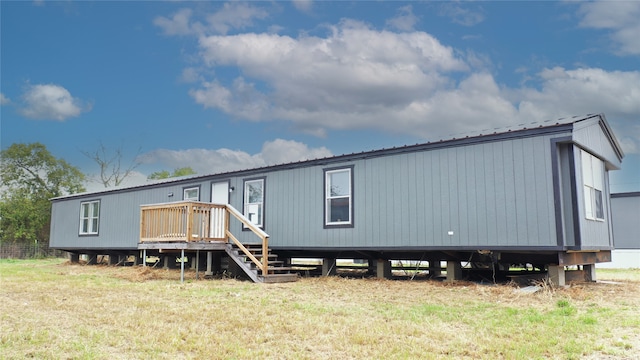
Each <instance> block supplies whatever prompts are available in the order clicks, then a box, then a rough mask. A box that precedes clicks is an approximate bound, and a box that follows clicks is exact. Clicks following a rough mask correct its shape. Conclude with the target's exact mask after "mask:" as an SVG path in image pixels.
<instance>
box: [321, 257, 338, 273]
mask: <svg viewBox="0 0 640 360" xmlns="http://www.w3.org/2000/svg"><path fill="white" fill-rule="evenodd" d="M335 274H336V258H324V259H322V276H330V275H335Z"/></svg>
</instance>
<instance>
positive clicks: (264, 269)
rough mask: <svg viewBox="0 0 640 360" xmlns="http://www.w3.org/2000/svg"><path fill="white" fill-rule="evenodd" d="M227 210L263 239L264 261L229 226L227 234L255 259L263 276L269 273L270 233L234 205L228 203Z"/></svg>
mask: <svg viewBox="0 0 640 360" xmlns="http://www.w3.org/2000/svg"><path fill="white" fill-rule="evenodd" d="M227 212H229V213H230V214H231V215H233V216H234V217H235V218H236V219H238V220H239V221H240V222H241V223H242V224H244V225H245V226H246V227H248V228H249V229H250V230H251V231H253V233H254V234H256V235H257V236H258V237H259V238H260V239H261V240H262V263H260V261H258V259H257V258H256V257H255V256H254V255H253V254H252V253H251V252H250V251H249V250H247V248H246V247H245V246H244V245H242V243H240V241H238V239H236V237H235V236H233V234H232V233H231V231H229V227H228V226H227V230H226V234H227V236H228V237H230V238H231V239H232V240H233V242H234V243H235V244H236V246H238V248H240V249H241V250H242V252H243V253H244V254H245V255H246V256H247V257H248V258H249V259H251V261H253V263H254V264H256V266H257V267H258V268H259V269H260V270H261V271H262V276H267V274H268V273H269V256H268V255H269V235H268V234H267V233H266V232H264V230H262V229H260V228H259V227H257V226H256V225H255V224H253V223H252V222H251V221H250V220H249V219H247V217H246V216H244V214H242V213H241V212H239V211H238V210H236V208H234V207H233V206H231V205H229V204H227Z"/></svg>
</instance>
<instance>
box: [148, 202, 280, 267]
mask: <svg viewBox="0 0 640 360" xmlns="http://www.w3.org/2000/svg"><path fill="white" fill-rule="evenodd" d="M231 216H233V217H234V218H235V219H237V220H238V221H240V223H241V224H242V226H244V227H245V228H248V229H250V230H251V231H252V232H253V233H254V234H255V235H256V236H257V237H258V238H260V240H261V242H262V258H261V259H260V260H258V259H257V258H256V257H255V256H254V255H253V254H252V253H251V252H250V251H249V250H247V248H246V247H245V246H244V245H243V244H242V243H241V242H240V241H239V240H238V239H237V238H236V237H235V236H234V235H233V234H232V233H231V231H230V230H229V220H230V217H231ZM229 239H231V240H232V241H233V243H234V244H235V245H236V246H237V247H238V248H239V249H241V250H242V252H243V253H244V254H245V255H246V256H247V257H248V258H249V259H251V261H252V262H253V263H254V264H255V265H256V267H257V268H258V269H260V271H261V272H262V274H263V276H266V275H267V274H268V260H269V259H268V256H267V254H268V253H269V252H268V251H269V235H268V234H267V233H265V232H264V231H263V230H262V229H260V228H259V227H257V226H255V225H254V224H253V223H251V221H249V219H248V218H247V217H245V216H244V215H243V214H242V213H241V212H239V211H238V210H236V209H235V208H234V207H233V206H231V205H222V204H212V203H204V202H196V201H181V202H172V203H164V204H153V205H143V206H141V207H140V242H180V241H185V242H189V241H224V242H229Z"/></svg>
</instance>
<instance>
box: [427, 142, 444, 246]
mask: <svg viewBox="0 0 640 360" xmlns="http://www.w3.org/2000/svg"><path fill="white" fill-rule="evenodd" d="M430 155H431V169H432V170H431V174H432V179H433V187H432V192H431V199H432V202H431V208H432V209H433V213H434V216H433V230H432V233H433V244H434V245H436V246H442V245H444V243H443V235H442V228H443V226H442V223H443V222H444V216H443V215H442V213H443V204H442V203H443V202H444V191H442V190H443V189H442V165H441V161H442V159H441V157H442V151H434V152H432V153H431V154H430Z"/></svg>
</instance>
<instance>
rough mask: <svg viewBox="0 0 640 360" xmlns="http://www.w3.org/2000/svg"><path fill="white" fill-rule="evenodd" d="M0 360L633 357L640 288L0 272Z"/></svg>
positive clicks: (29, 268)
mask: <svg viewBox="0 0 640 360" xmlns="http://www.w3.org/2000/svg"><path fill="white" fill-rule="evenodd" d="M0 274H1V276H2V277H1V286H0V357H6V358H24V357H33V358H44V359H47V358H50V359H54V358H55V359H60V358H94V359H113V358H116V359H117V358H123V359H124V358H126V359H129V358H160V359H163V358H166V359H168V358H171V359H176V358H178V359H181V358H185V359H186V358H188V359H191V358H213V359H243V358H249V357H251V358H272V359H273V358H276V359H285V358H286V359H318V358H341V359H355V358H391V359H394V358H395V359H410V358H426V359H430V358H433V359H437V358H443V357H452V358H460V359H496V358H505V359H531V358H533V359H535V358H538V359H547V358H552V359H553V358H556V359H580V358H599V357H605V358H612V359H615V358H620V359H624V358H630V359H633V358H639V357H640V333H639V330H638V329H640V310H639V309H640V281H638V280H633V279H631V280H624V279H622V280H619V282H621V284H601V283H596V284H580V285H573V286H571V287H569V288H566V289H555V290H552V289H546V290H544V291H541V292H538V293H535V294H523V293H519V292H517V291H516V288H515V287H513V286H505V285H501V286H485V285H477V284H473V283H464V282H460V283H455V284H448V283H441V282H434V281H387V280H374V279H344V278H336V277H329V278H305V279H301V280H300V281H298V282H296V283H286V284H270V285H264V284H253V283H250V282H246V281H237V280H234V279H215V280H199V281H195V280H194V279H193V278H194V273H193V272H188V274H187V279H189V280H187V281H186V282H185V283H184V284H181V283H180V282H179V278H180V272H179V270H163V269H151V268H142V267H109V266H82V265H76V264H67V263H63V262H61V261H51V260H45V261H4V260H3V261H0Z"/></svg>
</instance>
